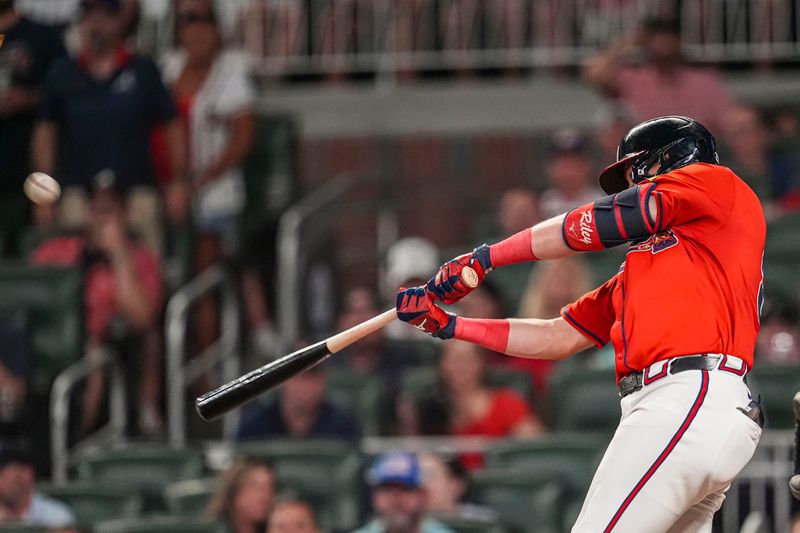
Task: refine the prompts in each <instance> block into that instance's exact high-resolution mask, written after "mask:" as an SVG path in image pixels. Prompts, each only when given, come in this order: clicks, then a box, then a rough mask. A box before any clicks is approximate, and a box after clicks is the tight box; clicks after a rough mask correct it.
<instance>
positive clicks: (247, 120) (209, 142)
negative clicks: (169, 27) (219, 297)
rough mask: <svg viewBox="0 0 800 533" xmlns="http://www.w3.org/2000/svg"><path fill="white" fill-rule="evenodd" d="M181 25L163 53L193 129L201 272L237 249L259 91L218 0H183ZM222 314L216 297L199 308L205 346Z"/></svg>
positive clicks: (250, 299) (260, 310)
mask: <svg viewBox="0 0 800 533" xmlns="http://www.w3.org/2000/svg"><path fill="white" fill-rule="evenodd" d="M175 22H176V26H175V28H176V38H177V43H178V48H177V50H175V51H174V52H172V53H170V54H168V55H167V56H166V57H165V58H164V62H163V76H164V80H165V82H166V83H167V84H168V85H169V86H170V87H171V89H172V94H173V97H174V99H175V103H176V106H177V108H178V113H179V115H180V116H181V118H182V119H183V121H184V124H185V126H186V139H187V148H188V149H187V155H188V161H187V165H186V168H187V169H188V172H189V186H190V187H191V190H192V209H191V212H192V222H193V225H194V227H195V230H196V232H197V240H196V259H195V260H196V267H197V269H198V271H202V270H203V269H205V268H207V267H208V266H210V265H212V264H214V263H215V262H217V261H219V260H220V259H221V258H222V257H223V256H226V255H227V256H230V255H233V254H235V253H236V252H237V251H238V242H239V234H240V227H239V222H240V217H241V213H242V210H243V209H244V203H245V184H244V173H243V170H242V163H243V160H244V158H245V157H246V156H247V154H248V152H249V150H250V147H251V145H252V143H253V131H254V126H255V116H254V109H253V108H254V103H255V90H254V87H253V85H252V82H251V80H250V71H249V65H248V61H247V58H246V56H245V54H244V53H242V52H240V51H234V50H226V49H224V48H223V45H222V36H221V33H220V28H219V25H218V21H217V16H216V13H215V11H214V2H213V0H177V1H176V2H175ZM243 274H244V276H243V281H244V283H245V286H246V289H247V290H245V291H243V294H244V298H245V306H246V308H247V313H246V314H247V317H248V321H249V322H250V325H251V329H252V331H254V332H262V333H263V331H264V330H265V329H267V330H269V329H271V328H269V327H268V326H267V323H268V322H267V316H268V313H267V310H266V302H264V297H263V289H262V288H261V283H260V281H259V280H258V278H257V275H256V273H255V272H254V271H253V270H252V269H245V271H244V273H243ZM215 316H216V309H215V305H214V304H213V302H212V301H211V300H209V302H207V303H203V304H201V305H200V306H199V308H198V317H197V320H198V322H199V323H200V324H198V326H199V327H198V333H199V336H200V337H203V338H201V339H199V343H200V344H201V347H202V346H206V345H208V344H210V343H211V342H212V341H213V340H214V338H216V328H215V326H214V324H215V323H216V320H215ZM205 337H208V338H205Z"/></svg>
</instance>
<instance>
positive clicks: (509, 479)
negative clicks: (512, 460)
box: [470, 468, 566, 533]
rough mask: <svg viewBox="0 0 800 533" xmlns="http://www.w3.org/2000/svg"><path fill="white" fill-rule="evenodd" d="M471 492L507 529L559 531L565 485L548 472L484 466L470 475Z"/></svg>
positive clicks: (532, 532) (529, 532)
mask: <svg viewBox="0 0 800 533" xmlns="http://www.w3.org/2000/svg"><path fill="white" fill-rule="evenodd" d="M470 495H471V499H472V500H473V501H476V502H479V503H482V504H484V505H487V506H489V507H491V508H492V509H494V510H495V511H496V512H497V513H498V514H499V516H500V521H501V522H502V524H503V525H504V526H505V528H506V530H507V531H509V532H510V533H557V532H559V531H561V527H562V515H563V510H564V508H565V505H566V487H565V484H564V482H563V480H562V479H561V478H560V477H559V476H558V475H554V474H553V473H551V472H521V471H516V470H507V469H493V468H486V469H484V470H480V471H477V472H475V473H474V474H473V475H472V480H471V483H470Z"/></svg>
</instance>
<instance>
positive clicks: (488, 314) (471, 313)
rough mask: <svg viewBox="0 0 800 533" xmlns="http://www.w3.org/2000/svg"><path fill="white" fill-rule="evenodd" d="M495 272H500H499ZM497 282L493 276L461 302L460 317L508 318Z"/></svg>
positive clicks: (459, 307)
mask: <svg viewBox="0 0 800 533" xmlns="http://www.w3.org/2000/svg"><path fill="white" fill-rule="evenodd" d="M510 266H514V265H510ZM504 268H505V267H504ZM494 272H498V270H495V271H494ZM494 272H493V273H494ZM495 281H496V279H495V277H494V276H492V279H491V280H488V281H484V282H483V283H482V284H481V286H480V287H478V288H477V289H475V290H474V291H472V292H471V293H470V294H469V298H464V299H463V300H460V301H459V302H458V314H459V316H464V317H469V318H503V317H505V316H507V313H506V312H505V308H506V305H505V302H504V301H503V298H502V297H501V295H500V291H499V290H498V289H497V286H496V285H495ZM518 288H519V287H518Z"/></svg>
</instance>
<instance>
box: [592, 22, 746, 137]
mask: <svg viewBox="0 0 800 533" xmlns="http://www.w3.org/2000/svg"><path fill="white" fill-rule="evenodd" d="M637 52H641V53H642V57H641V58H638V59H639V61H638V62H637V61H635V59H636V57H635V56H636V54H637ZM584 74H585V77H586V79H587V80H588V81H589V82H590V83H591V84H592V85H594V86H595V87H597V89H599V90H600V91H602V92H603V93H604V94H605V95H607V96H609V97H611V98H613V99H616V100H619V102H620V103H621V104H623V105H625V106H626V107H627V108H628V109H630V110H631V111H632V112H633V115H634V122H637V123H638V122H641V121H644V120H647V119H651V118H655V117H660V116H664V115H686V116H690V117H692V118H694V119H696V120H698V121H700V122H701V123H703V125H705V126H706V127H707V128H708V129H709V130H710V131H711V132H712V133H714V132H717V131H718V128H719V126H720V121H721V119H722V117H723V116H724V115H725V113H726V112H727V111H728V108H729V107H730V106H731V104H732V99H731V96H730V94H729V92H728V89H727V88H726V87H725V85H724V84H723V83H722V81H721V80H720V79H719V77H718V75H717V74H716V73H715V72H714V71H712V70H710V69H701V68H698V67H694V66H690V65H688V64H687V63H686V62H685V60H684V58H683V56H682V54H681V34H680V25H679V21H678V20H677V19H675V18H652V19H648V20H646V21H645V22H644V23H643V24H642V26H641V28H640V29H639V30H638V31H636V32H635V33H632V34H630V35H625V36H623V37H621V38H620V39H618V40H617V41H616V42H614V43H612V44H611V46H609V47H608V48H607V49H606V50H603V51H601V52H599V53H598V54H597V55H596V56H594V57H593V58H591V59H590V60H589V62H588V63H587V65H586V67H585V70H584Z"/></svg>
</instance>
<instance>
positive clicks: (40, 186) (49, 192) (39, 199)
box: [22, 172, 61, 205]
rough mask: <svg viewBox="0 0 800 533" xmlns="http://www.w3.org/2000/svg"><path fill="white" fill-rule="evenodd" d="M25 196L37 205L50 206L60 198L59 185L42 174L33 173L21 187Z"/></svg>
mask: <svg viewBox="0 0 800 533" xmlns="http://www.w3.org/2000/svg"><path fill="white" fill-rule="evenodd" d="M22 188H23V190H24V191H25V196H27V197H28V199H30V201H31V202H33V203H35V204H38V205H48V204H52V203H53V202H55V201H56V200H58V197H59V196H61V185H59V184H58V182H57V181H56V180H54V179H53V178H51V177H50V176H48V175H47V174H45V173H44V172H33V173H32V174H30V175H29V176H28V177H27V179H25V183H24V184H23V185H22Z"/></svg>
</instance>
